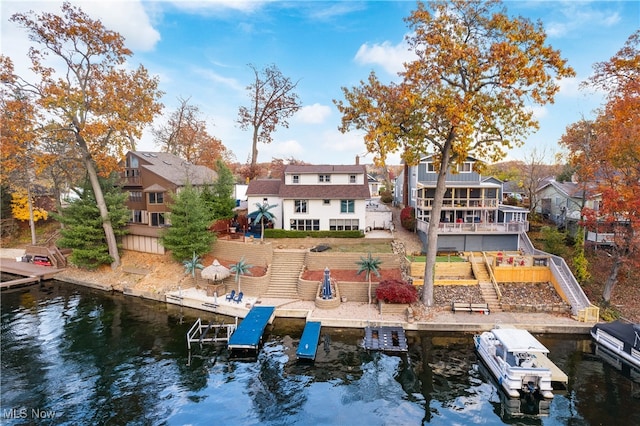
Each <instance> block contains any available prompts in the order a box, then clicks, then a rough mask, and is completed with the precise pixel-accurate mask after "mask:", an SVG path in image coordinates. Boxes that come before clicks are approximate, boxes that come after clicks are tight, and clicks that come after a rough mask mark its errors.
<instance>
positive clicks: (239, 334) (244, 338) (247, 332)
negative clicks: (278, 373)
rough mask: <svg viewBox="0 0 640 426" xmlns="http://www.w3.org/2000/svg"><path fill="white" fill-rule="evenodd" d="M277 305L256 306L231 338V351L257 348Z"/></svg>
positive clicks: (229, 345)
mask: <svg viewBox="0 0 640 426" xmlns="http://www.w3.org/2000/svg"><path fill="white" fill-rule="evenodd" d="M275 311H276V308H275V306H254V307H253V308H251V310H250V311H249V313H248V314H247V316H246V317H245V318H244V319H243V320H242V322H241V323H240V325H239V326H238V328H237V329H236V331H235V332H234V333H233V334H232V335H231V337H230V338H229V344H228V345H227V347H228V349H229V350H230V351H233V350H237V349H245V350H257V349H258V347H259V346H260V342H261V341H262V335H263V334H264V329H265V328H266V327H267V324H268V323H269V322H271V321H273V317H274V314H275Z"/></svg>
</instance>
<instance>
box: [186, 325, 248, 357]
mask: <svg viewBox="0 0 640 426" xmlns="http://www.w3.org/2000/svg"><path fill="white" fill-rule="evenodd" d="M237 327H238V318H236V323H235V324H212V323H209V324H202V320H201V319H200V318H198V319H197V320H196V322H195V323H194V324H193V325H192V326H191V328H190V329H189V331H188V332H187V347H188V348H189V351H191V344H192V343H198V344H200V348H202V344H203V343H218V342H228V341H229V338H230V337H231V335H232V334H233V332H234V331H235V330H236V328H237Z"/></svg>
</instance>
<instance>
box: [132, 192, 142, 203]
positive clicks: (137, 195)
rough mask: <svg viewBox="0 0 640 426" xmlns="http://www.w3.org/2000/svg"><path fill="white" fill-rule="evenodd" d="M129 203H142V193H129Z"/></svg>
mask: <svg viewBox="0 0 640 426" xmlns="http://www.w3.org/2000/svg"><path fill="white" fill-rule="evenodd" d="M129 201H131V202H132V203H141V202H142V191H129Z"/></svg>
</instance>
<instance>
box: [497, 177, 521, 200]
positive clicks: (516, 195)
mask: <svg viewBox="0 0 640 426" xmlns="http://www.w3.org/2000/svg"><path fill="white" fill-rule="evenodd" d="M509 198H513V199H514V200H516V201H517V202H519V203H522V202H524V201H525V199H526V198H527V194H526V191H525V190H524V188H522V187H521V186H520V185H519V184H518V182H516V181H513V180H508V181H505V182H504V183H503V184H502V201H503V202H507V201H508V200H509Z"/></svg>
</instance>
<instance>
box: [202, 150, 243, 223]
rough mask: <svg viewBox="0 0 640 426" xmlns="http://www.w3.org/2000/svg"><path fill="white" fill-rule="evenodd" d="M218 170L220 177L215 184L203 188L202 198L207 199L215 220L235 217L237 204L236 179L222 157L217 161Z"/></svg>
mask: <svg viewBox="0 0 640 426" xmlns="http://www.w3.org/2000/svg"><path fill="white" fill-rule="evenodd" d="M216 171H217V172H218V179H217V180H216V181H215V182H214V183H213V185H207V186H205V187H204V188H203V189H202V198H203V199H204V200H205V202H206V204H207V208H208V209H209V210H210V211H211V214H212V215H213V218H214V220H217V219H229V218H231V217H233V209H234V207H235V206H236V202H235V200H234V199H233V186H234V184H235V180H234V178H233V173H231V170H229V168H228V167H227V165H226V164H225V163H224V161H222V159H220V158H219V159H218V160H217V161H216Z"/></svg>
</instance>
